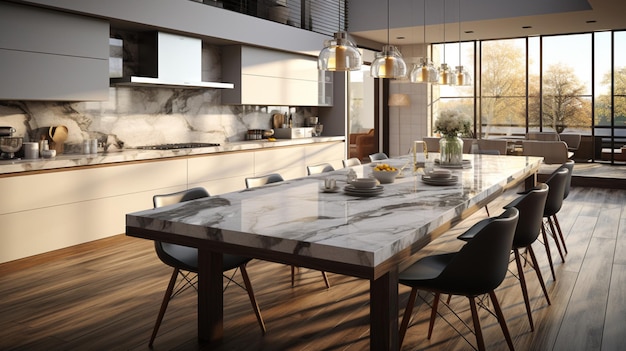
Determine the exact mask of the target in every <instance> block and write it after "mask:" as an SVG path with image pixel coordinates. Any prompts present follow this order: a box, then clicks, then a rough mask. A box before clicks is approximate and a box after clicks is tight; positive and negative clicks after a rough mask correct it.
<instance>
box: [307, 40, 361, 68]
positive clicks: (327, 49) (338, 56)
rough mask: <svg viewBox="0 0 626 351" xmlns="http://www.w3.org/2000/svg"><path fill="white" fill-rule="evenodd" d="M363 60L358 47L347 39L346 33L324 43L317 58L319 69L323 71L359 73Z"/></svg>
mask: <svg viewBox="0 0 626 351" xmlns="http://www.w3.org/2000/svg"><path fill="white" fill-rule="evenodd" d="M362 64H363V59H362V58H361V53H360V52H359V50H358V49H357V47H356V45H354V43H352V41H350V40H349V39H347V38H346V32H337V33H335V35H334V38H333V39H331V40H326V41H325V42H324V48H323V49H322V51H320V54H319V56H318V57H317V68H318V69H319V70H322V71H358V70H360V69H361V65H362Z"/></svg>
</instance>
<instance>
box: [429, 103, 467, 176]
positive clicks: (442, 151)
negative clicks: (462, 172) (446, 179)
mask: <svg viewBox="0 0 626 351" xmlns="http://www.w3.org/2000/svg"><path fill="white" fill-rule="evenodd" d="M435 132H439V133H441V134H442V135H443V136H442V138H441V139H440V140H439V164H441V165H460V164H461V163H462V162H463V140H462V139H461V138H459V135H462V134H467V133H469V132H470V121H469V118H468V117H467V116H466V115H465V114H463V113H461V112H460V111H458V110H444V111H441V113H440V114H439V118H438V119H437V122H435Z"/></svg>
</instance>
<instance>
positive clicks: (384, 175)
mask: <svg viewBox="0 0 626 351" xmlns="http://www.w3.org/2000/svg"><path fill="white" fill-rule="evenodd" d="M399 173H400V171H399V170H397V169H396V170H395V171H379V170H376V169H374V170H373V171H372V176H373V177H374V178H376V179H378V181H379V182H380V183H381V184H389V183H393V182H394V180H396V176H397V175H398V174H399Z"/></svg>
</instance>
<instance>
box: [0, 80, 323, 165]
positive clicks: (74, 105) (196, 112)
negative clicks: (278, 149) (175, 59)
mask: <svg viewBox="0 0 626 351" xmlns="http://www.w3.org/2000/svg"><path fill="white" fill-rule="evenodd" d="M109 94H110V96H109V100H108V101H104V102H49V101H0V126H10V127H13V128H15V129H16V133H15V136H21V137H23V138H24V141H37V140H39V136H40V135H41V133H42V132H45V131H46V130H47V129H48V128H49V127H51V126H57V125H64V126H66V127H67V128H68V138H67V140H66V141H65V152H66V153H79V152H81V145H82V142H83V140H87V139H98V142H99V143H101V144H103V145H105V147H106V149H107V150H108V151H114V150H115V149H121V148H132V147H137V146H143V145H156V144H164V143H183V142H206V143H220V144H222V143H224V142H229V141H242V140H245V139H246V134H247V130H248V129H270V128H272V124H271V116H272V114H274V113H285V112H289V113H292V114H293V116H294V120H295V123H296V124H302V123H303V121H304V117H305V116H313V115H315V114H316V112H317V111H316V108H315V107H312V108H301V107H298V108H295V107H291V108H289V107H286V106H225V105H220V94H221V91H220V90H216V89H167V88H136V87H132V88H131V87H128V88H122V87H117V88H115V87H111V88H110V89H109Z"/></svg>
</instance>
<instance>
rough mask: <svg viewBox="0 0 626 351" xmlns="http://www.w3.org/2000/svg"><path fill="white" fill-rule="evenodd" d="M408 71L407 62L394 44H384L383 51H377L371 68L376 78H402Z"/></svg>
mask: <svg viewBox="0 0 626 351" xmlns="http://www.w3.org/2000/svg"><path fill="white" fill-rule="evenodd" d="M406 72H407V68H406V62H404V59H403V58H402V54H400V51H398V48H396V47H395V46H394V45H385V46H383V51H382V52H378V53H376V59H375V60H374V62H373V63H372V67H371V68H370V73H371V75H372V77H374V78H402V77H406Z"/></svg>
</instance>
